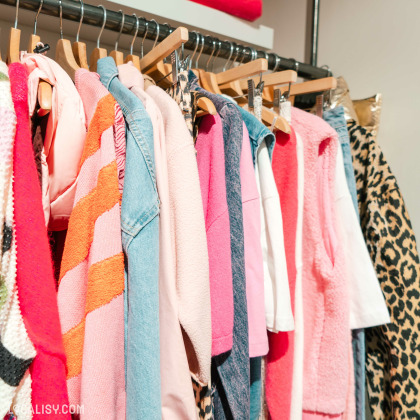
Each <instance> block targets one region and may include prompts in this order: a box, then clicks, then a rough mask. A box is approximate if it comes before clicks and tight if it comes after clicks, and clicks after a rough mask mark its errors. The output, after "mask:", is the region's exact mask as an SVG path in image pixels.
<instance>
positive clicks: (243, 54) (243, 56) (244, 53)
mask: <svg viewBox="0 0 420 420" xmlns="http://www.w3.org/2000/svg"><path fill="white" fill-rule="evenodd" d="M250 50H251V60H252V48H251V47H250ZM241 55H242V58H241V61H240V62H239V63H240V64H242V63H243V62H244V60H245V56H246V47H243V48H242V54H241Z"/></svg>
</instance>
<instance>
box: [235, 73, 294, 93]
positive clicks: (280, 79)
mask: <svg viewBox="0 0 420 420" xmlns="http://www.w3.org/2000/svg"><path fill="white" fill-rule="evenodd" d="M259 80H260V79H259V78H258V77H256V78H254V82H255V83H258V82H259ZM262 80H263V82H264V86H265V87H268V86H276V85H284V84H286V83H295V82H296V80H297V73H296V72H295V71H294V70H284V71H279V72H276V73H270V74H264V75H263V76H262ZM241 89H242V90H248V82H247V80H241Z"/></svg>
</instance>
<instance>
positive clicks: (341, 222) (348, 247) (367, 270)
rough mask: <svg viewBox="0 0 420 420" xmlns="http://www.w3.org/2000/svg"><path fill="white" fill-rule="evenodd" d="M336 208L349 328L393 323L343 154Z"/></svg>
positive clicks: (336, 190) (337, 168) (337, 167)
mask: <svg viewBox="0 0 420 420" xmlns="http://www.w3.org/2000/svg"><path fill="white" fill-rule="evenodd" d="M335 206H336V214H337V223H338V233H339V237H340V239H341V241H342V245H343V249H344V254H345V264H346V278H347V279H348V281H349V290H350V328H351V329H357V328H368V327H373V326H376V325H382V324H387V323H389V322H390V318H389V313H388V309H387V307H386V303H385V299H384V296H383V294H382V291H381V287H380V285H379V281H378V279H377V277H376V273H375V269H374V267H373V264H372V261H371V259H370V256H369V252H368V249H367V247H366V243H365V241H364V238H363V233H362V230H361V228H360V223H359V221H358V217H357V214H356V210H355V208H354V205H353V202H352V200H351V196H350V192H349V189H348V186H347V182H346V175H345V170H344V162H343V155H342V153H341V151H340V150H339V151H338V153H337V164H336V181H335Z"/></svg>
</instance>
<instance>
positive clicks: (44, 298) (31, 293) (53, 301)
mask: <svg viewBox="0 0 420 420" xmlns="http://www.w3.org/2000/svg"><path fill="white" fill-rule="evenodd" d="M9 77H10V82H11V90H12V99H13V103H14V107H15V112H16V117H17V126H16V135H15V147H14V160H13V171H14V175H15V181H14V184H13V193H14V197H15V232H16V242H17V285H18V290H19V297H20V305H21V311H22V315H23V319H24V322H25V326H26V329H27V331H28V334H29V338H30V339H31V341H32V343H33V344H34V347H35V349H36V352H37V355H36V357H35V359H34V361H33V362H32V364H31V366H30V372H31V377H32V406H33V408H34V415H33V418H34V419H36V420H39V419H51V415H50V414H42V408H41V407H42V406H45V405H47V404H51V405H52V404H54V405H55V406H56V407H57V406H59V407H60V411H59V412H57V413H54V419H59V420H61V419H70V418H71V416H70V414H69V413H68V412H66V413H65V411H66V410H65V408H64V407H68V396H67V386H66V368H65V366H66V357H65V355H64V348H63V341H62V337H61V329H60V322H59V318H58V309H57V295H56V290H55V282H54V276H53V269H52V262H51V251H50V247H49V242H48V237H47V231H46V227H45V219H44V214H43V210H42V199H41V188H40V185H39V179H38V173H37V170H36V167H35V160H34V154H33V150H32V140H31V131H30V127H29V110H28V86H27V81H28V76H27V72H26V70H25V68H24V67H23V66H22V64H20V63H13V64H11V65H10V66H9ZM62 408H64V410H62Z"/></svg>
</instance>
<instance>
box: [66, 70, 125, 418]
mask: <svg viewBox="0 0 420 420" xmlns="http://www.w3.org/2000/svg"><path fill="white" fill-rule="evenodd" d="M76 87H77V89H78V91H79V93H80V95H81V97H82V100H83V103H84V106H85V112H86V120H87V121H88V123H89V129H88V134H87V137H86V143H85V146H84V151H83V155H82V159H81V163H80V172H79V175H78V181H77V189H76V196H75V201H74V205H73V211H72V213H71V216H70V221H69V228H68V233H67V238H66V243H65V247H64V253H63V259H62V263H61V270H60V283H59V289H58V305H59V311H60V320H61V327H62V332H63V340H64V347H65V351H66V356H67V387H68V392H69V400H70V404H79V405H82V406H83V408H82V409H81V413H80V414H81V416H80V418H81V419H82V420H83V419H89V420H95V419H105V418H115V419H116V418H122V419H123V418H125V381H124V303H123V292H124V255H123V251H122V244H121V231H120V200H121V193H120V190H119V173H120V174H121V160H123V159H121V155H122V153H124V147H121V146H122V145H124V144H125V139H124V135H125V130H124V129H122V127H123V126H124V120H123V118H122V114H121V110H120V108H119V106H118V105H117V104H116V102H115V100H114V98H113V97H112V96H111V94H109V93H108V91H107V90H106V89H105V88H104V87H103V86H102V84H101V83H100V81H99V77H98V75H97V74H96V73H89V72H88V71H87V70H78V72H77V73H76ZM116 151H117V154H118V155H119V156H116Z"/></svg>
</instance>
